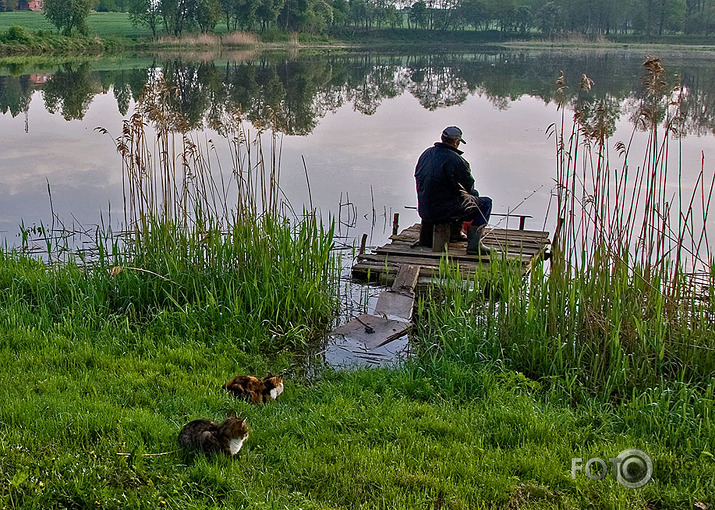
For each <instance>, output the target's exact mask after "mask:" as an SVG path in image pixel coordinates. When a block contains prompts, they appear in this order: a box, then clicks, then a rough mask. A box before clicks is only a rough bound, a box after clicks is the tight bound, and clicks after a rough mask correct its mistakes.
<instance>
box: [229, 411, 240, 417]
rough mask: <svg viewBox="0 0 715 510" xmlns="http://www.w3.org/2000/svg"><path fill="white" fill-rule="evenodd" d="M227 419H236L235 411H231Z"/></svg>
mask: <svg viewBox="0 0 715 510" xmlns="http://www.w3.org/2000/svg"><path fill="white" fill-rule="evenodd" d="M228 417H229V418H236V419H238V415H237V414H236V411H231V414H229V415H228Z"/></svg>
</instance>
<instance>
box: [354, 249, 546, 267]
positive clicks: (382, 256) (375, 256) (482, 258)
mask: <svg viewBox="0 0 715 510" xmlns="http://www.w3.org/2000/svg"><path fill="white" fill-rule="evenodd" d="M531 257H532V255H529V254H525V255H521V254H516V253H508V254H507V260H509V261H514V262H522V263H524V264H526V263H528V262H529V260H531ZM363 260H370V261H373V262H382V263H383V264H384V263H386V262H388V263H389V262H392V263H393V264H416V265H419V266H436V267H438V266H439V261H440V257H434V256H430V255H429V254H428V253H419V255H412V254H403V253H395V254H389V255H388V254H387V253H366V254H364V255H360V256H359V257H358V262H361V261H363ZM490 260H491V258H490V257H489V256H488V255H467V254H466V253H465V254H463V255H457V254H455V253H452V252H450V255H449V262H459V263H460V264H465V265H477V264H480V263H481V264H488V263H489V261H490Z"/></svg>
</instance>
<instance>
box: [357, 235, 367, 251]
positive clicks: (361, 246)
mask: <svg viewBox="0 0 715 510" xmlns="http://www.w3.org/2000/svg"><path fill="white" fill-rule="evenodd" d="M365 243H367V234H363V235H362V239H360V249H359V250H358V255H362V254H363V253H365Z"/></svg>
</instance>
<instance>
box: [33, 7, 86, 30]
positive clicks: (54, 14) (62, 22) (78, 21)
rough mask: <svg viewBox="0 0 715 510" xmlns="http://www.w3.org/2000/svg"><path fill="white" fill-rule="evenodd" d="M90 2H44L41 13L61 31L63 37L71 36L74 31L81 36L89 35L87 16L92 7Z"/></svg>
mask: <svg viewBox="0 0 715 510" xmlns="http://www.w3.org/2000/svg"><path fill="white" fill-rule="evenodd" d="M91 1H92V0H45V5H44V7H43V11H44V13H45V17H46V18H47V19H48V20H49V21H50V23H52V24H53V25H55V26H56V27H57V30H60V31H62V33H63V34H64V35H71V34H72V30H73V29H76V30H77V32H79V33H80V34H82V35H87V34H88V33H89V27H88V26H87V16H89V9H90V7H91V5H92V3H91Z"/></svg>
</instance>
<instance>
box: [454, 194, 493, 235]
mask: <svg viewBox="0 0 715 510" xmlns="http://www.w3.org/2000/svg"><path fill="white" fill-rule="evenodd" d="M472 195H474V196H475V197H476V199H477V208H476V209H473V210H471V211H469V212H467V213H465V215H464V216H462V217H461V218H460V221H471V222H472V226H474V227H481V226H482V225H486V224H487V223H489V216H491V214H492V199H491V198H489V197H480V196H477V195H476V194H475V193H472Z"/></svg>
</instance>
